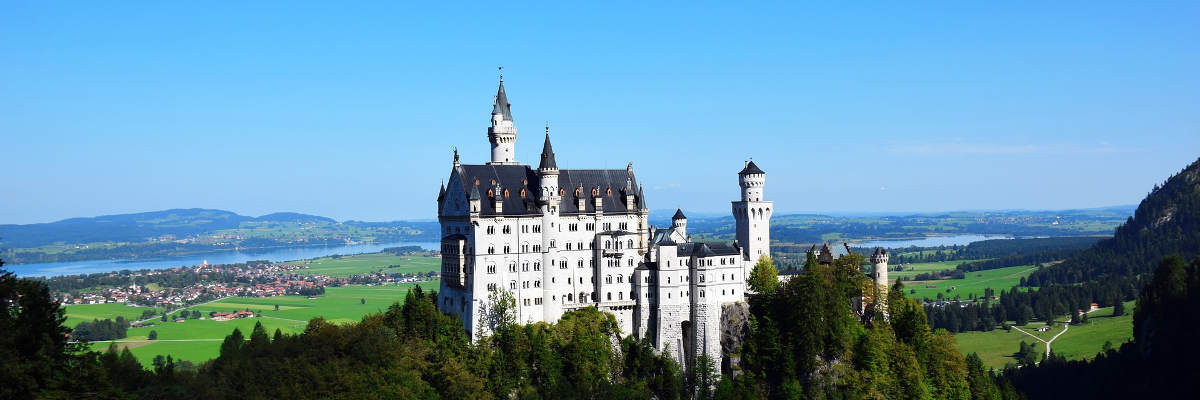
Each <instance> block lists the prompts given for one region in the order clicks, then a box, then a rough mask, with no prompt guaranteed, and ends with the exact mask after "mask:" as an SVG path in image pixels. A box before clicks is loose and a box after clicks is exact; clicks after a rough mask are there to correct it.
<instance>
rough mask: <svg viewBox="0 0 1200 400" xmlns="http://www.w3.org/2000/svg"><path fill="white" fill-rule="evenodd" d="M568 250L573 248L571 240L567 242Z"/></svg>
mask: <svg viewBox="0 0 1200 400" xmlns="http://www.w3.org/2000/svg"><path fill="white" fill-rule="evenodd" d="M567 250H571V242H567Z"/></svg>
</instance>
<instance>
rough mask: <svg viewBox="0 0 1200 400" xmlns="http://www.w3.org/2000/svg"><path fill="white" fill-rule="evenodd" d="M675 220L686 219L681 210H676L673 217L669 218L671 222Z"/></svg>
mask: <svg viewBox="0 0 1200 400" xmlns="http://www.w3.org/2000/svg"><path fill="white" fill-rule="evenodd" d="M677 219H687V217H686V216H684V215H683V210H681V209H678V208H676V209H675V215H674V216H672V217H671V220H672V221H674V220H677Z"/></svg>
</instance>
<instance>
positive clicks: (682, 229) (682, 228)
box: [671, 208, 687, 238]
mask: <svg viewBox="0 0 1200 400" xmlns="http://www.w3.org/2000/svg"><path fill="white" fill-rule="evenodd" d="M671 229H674V230H675V231H676V232H679V234H680V235H682V236H683V237H685V238H686V237H687V217H686V216H684V215H683V210H682V209H678V208H676V209H675V216H673V217H671Z"/></svg>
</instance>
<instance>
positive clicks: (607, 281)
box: [604, 275, 612, 285]
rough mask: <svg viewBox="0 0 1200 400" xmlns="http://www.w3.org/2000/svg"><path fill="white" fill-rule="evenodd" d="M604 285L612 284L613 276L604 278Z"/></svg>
mask: <svg viewBox="0 0 1200 400" xmlns="http://www.w3.org/2000/svg"><path fill="white" fill-rule="evenodd" d="M604 283H607V284H610V285H611V284H612V275H609V276H606V277H604Z"/></svg>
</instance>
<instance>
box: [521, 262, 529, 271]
mask: <svg viewBox="0 0 1200 400" xmlns="http://www.w3.org/2000/svg"><path fill="white" fill-rule="evenodd" d="M521 272H529V263H528V262H527V263H524V264H521Z"/></svg>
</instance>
